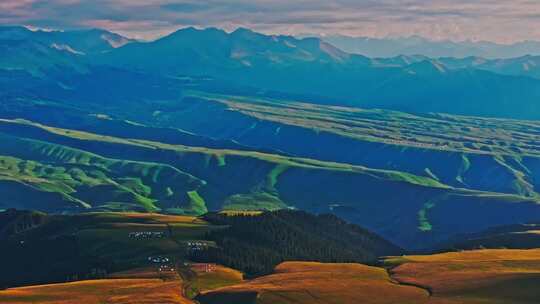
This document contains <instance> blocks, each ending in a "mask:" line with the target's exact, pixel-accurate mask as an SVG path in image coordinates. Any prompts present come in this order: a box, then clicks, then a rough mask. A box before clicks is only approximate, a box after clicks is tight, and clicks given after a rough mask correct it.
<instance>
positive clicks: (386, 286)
mask: <svg viewBox="0 0 540 304" xmlns="http://www.w3.org/2000/svg"><path fill="white" fill-rule="evenodd" d="M539 261H540V256H539V252H538V250H529V251H520V250H494V251H490V250H485V251H471V252H461V253H448V254H440V255H432V256H405V257H398V258H389V259H387V263H388V264H389V265H392V266H393V267H395V266H396V265H399V266H397V267H395V268H392V269H391V270H390V272H389V273H390V275H389V273H388V272H387V271H386V270H385V269H384V268H378V267H368V266H364V265H359V264H320V263H306V262H292V263H290V262H289V263H283V264H281V265H279V266H278V267H277V268H276V271H275V273H274V274H271V275H268V276H265V277H260V278H257V279H255V280H252V281H247V282H243V283H241V284H238V285H233V286H229V287H223V288H219V289H216V290H210V291H206V292H203V293H202V294H201V295H200V296H199V297H198V298H197V300H199V301H200V302H201V303H203V304H214V303H238V304H244V303H246V304H248V303H249V304H253V303H257V304H259V303H278V302H279V303H357V302H359V303H374V304H375V303H377V304H390V303H410V304H413V303H414V304H458V303H459V304H482V303H497V304H498V303H513V304H529V303H531V304H532V303H537V302H538V301H539V300H540V296H539V295H538V292H537V291H536V288H535V286H536V285H537V284H538V282H539V281H538V280H539V279H540V272H539V268H538V265H540V264H539Z"/></svg>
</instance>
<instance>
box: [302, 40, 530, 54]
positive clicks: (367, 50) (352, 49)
mask: <svg viewBox="0 0 540 304" xmlns="http://www.w3.org/2000/svg"><path fill="white" fill-rule="evenodd" d="M301 36H302V37H318V38H320V39H322V40H324V41H326V42H328V43H331V44H333V45H335V46H337V47H339V48H340V49H342V50H344V51H346V52H349V53H355V54H362V55H364V56H368V57H395V56H399V55H408V56H411V55H424V56H428V57H434V58H436V57H455V58H464V57H469V56H474V57H483V58H489V59H498V58H502V59H508V58H514V57H522V56H527V55H533V56H537V55H540V42H538V41H522V42H516V43H511V44H500V43H495V42H489V41H470V40H466V41H459V42H456V41H451V40H431V39H427V38H423V37H421V36H410V37H396V38H371V37H351V36H344V35H326V36H317V35H301Z"/></svg>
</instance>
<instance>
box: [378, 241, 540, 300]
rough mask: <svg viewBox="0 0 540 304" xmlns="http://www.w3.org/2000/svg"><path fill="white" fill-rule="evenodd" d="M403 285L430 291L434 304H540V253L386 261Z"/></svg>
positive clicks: (504, 252) (492, 252)
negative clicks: (539, 289)
mask: <svg viewBox="0 0 540 304" xmlns="http://www.w3.org/2000/svg"><path fill="white" fill-rule="evenodd" d="M387 262H388V263H390V264H394V265H395V264H399V266H397V267H395V268H393V269H392V270H391V273H392V278H393V279H394V280H396V281H398V282H400V283H401V284H406V285H414V286H420V287H422V288H424V289H426V290H429V291H430V294H431V299H432V301H433V302H434V303H495V304H498V303H501V304H502V303H515V304H525V303H531V304H532V303H538V301H540V295H539V294H538V292H537V291H536V289H535V286H537V285H538V283H539V282H540V251H539V250H479V251H470V252H468V251H465V252H456V253H444V254H437V255H431V256H405V257H399V258H395V259H389V260H387Z"/></svg>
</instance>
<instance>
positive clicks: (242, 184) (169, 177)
mask: <svg viewBox="0 0 540 304" xmlns="http://www.w3.org/2000/svg"><path fill="white" fill-rule="evenodd" d="M138 127H140V126H138ZM0 132H2V133H3V134H10V135H9V136H11V137H13V138H16V140H10V142H11V144H7V145H5V146H2V147H0V149H3V152H2V153H1V154H7V155H8V156H10V157H13V158H18V159H19V160H31V161H34V162H39V163H41V164H45V163H47V166H52V168H50V169H47V170H49V171H46V172H48V173H47V175H51V178H50V181H48V184H46V185H49V184H51V183H52V184H53V186H54V187H56V188H54V189H56V190H54V191H55V192H47V193H46V194H47V195H51V193H52V194H54V195H68V198H73V199H76V200H80V201H82V202H83V203H86V204H88V205H89V206H91V207H92V208H94V209H96V208H97V209H98V210H103V209H106V210H142V209H144V210H158V209H156V208H159V210H162V211H165V212H172V213H189V214H200V213H204V212H206V210H209V211H218V210H223V209H233V210H253V209H270V210H273V209H280V208H289V207H292V208H298V209H303V210H307V211H311V212H315V213H327V212H333V213H336V214H338V215H340V216H341V217H343V218H344V219H346V220H349V221H351V222H354V223H360V224H362V225H363V226H365V227H366V228H369V229H371V230H373V231H375V232H378V233H380V234H381V235H383V236H384V237H386V238H388V239H389V240H391V241H394V242H396V243H397V244H398V245H400V246H403V247H406V248H417V247H420V246H422V247H424V246H426V247H427V246H429V245H430V244H434V243H438V242H441V241H443V240H446V239H448V238H449V237H450V236H452V235H454V234H457V233H470V232H476V231H480V230H483V229H487V228H489V227H491V226H493V225H506V224H513V223H516V221H534V220H536V219H537V218H539V217H540V208H538V205H537V202H536V200H535V199H534V198H526V197H523V196H518V195H509V194H500V193H492V192H479V191H470V190H462V189H455V188H453V187H452V186H449V185H446V184H444V183H442V182H440V181H438V180H436V179H434V178H433V177H429V176H419V175H413V174H409V173H404V172H400V171H392V170H380V169H369V168H366V167H363V166H357V165H351V164H348V163H337V162H329V161H320V160H316V159H309V158H299V157H292V156H287V155H286V154H276V153H269V152H264V151H249V150H235V149H222V148H219V149H217V148H208V147H204V146H189V145H181V144H171V143H166V142H159V141H154V140H151V138H150V135H147V136H145V137H144V139H141V138H129V137H120V136H110V135H101V134H97V133H92V132H88V131H78V130H72V129H64V128H58V127H51V126H46V125H42V124H37V123H33V122H29V121H24V120H1V121H0ZM3 136H8V135H3ZM85 153H86V154H85ZM1 154H0V155H1ZM119 159H121V161H120V160H119ZM19 162H20V161H19ZM73 166H75V167H76V168H79V169H81V168H82V169H81V170H82V171H83V172H85V175H81V174H78V175H77V174H75V173H74V172H73V170H71V171H69V170H70V169H66V168H68V167H69V168H71V167H73ZM16 167H17V168H18V166H16ZM34 167H37V168H42V166H37V165H35V166H34ZM62 168H63V169H62ZM13 170H14V172H15V173H16V176H17V179H16V180H17V181H18V182H19V183H20V182H22V181H25V180H28V179H29V178H30V177H32V178H35V177H40V175H39V172H41V171H35V170H34V171H28V170H26V171H23V172H25V173H24V174H22V175H21V174H20V173H18V172H19V171H20V170H19V169H17V170H15V169H13ZM13 170H12V171H13ZM36 172H37V173H36ZM55 172H56V173H55ZM65 172H67V173H65ZM75 172H78V171H77V170H75ZM15 173H12V174H11V175H12V176H13V174H15ZM53 173H54V174H53ZM28 175H29V176H28ZM41 176H43V175H41ZM55 176H57V177H55ZM126 176H127V177H128V178H127V179H126ZM98 177H99V178H98ZM92 183H94V184H92ZM96 183H97V184H98V185H97V186H96V185H95V184H96ZM103 183H105V186H104V185H103ZM33 187H34V188H35V187H36V186H34V185H33ZM42 187H43V186H42ZM51 187H52V186H48V188H47V190H48V189H51ZM59 187H61V188H59ZM94 188H95V189H103V191H99V192H94V191H85V190H86V189H94ZM60 189H61V191H60ZM72 189H73V190H72ZM42 190H43V189H42ZM194 191H196V192H194ZM20 192H24V190H21V191H20ZM20 192H17V193H20ZM30 201H32V202H33V201H35V200H29V201H28V202H30ZM134 202H135V204H133V203H134ZM130 203H131V205H130ZM27 204H28V203H27ZM5 206H9V203H6V204H5ZM23 206H24V205H23ZM28 206H30V207H31V208H36V209H38V210H44V211H50V210H53V211H54V210H58V209H49V208H51V207H50V206H53V205H52V203H51V204H47V205H46V206H43V207H41V208H38V207H35V206H33V205H28ZM427 207H429V208H427ZM457 218H459V219H460V224H459V225H457V222H456V220H455V219H457ZM389 222H390V223H393V224H392V225H388V224H387V223H389Z"/></svg>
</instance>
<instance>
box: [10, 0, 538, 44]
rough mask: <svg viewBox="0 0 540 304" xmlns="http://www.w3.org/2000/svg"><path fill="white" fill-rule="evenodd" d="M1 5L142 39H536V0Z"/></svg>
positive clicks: (28, 1) (42, 22)
mask: <svg viewBox="0 0 540 304" xmlns="http://www.w3.org/2000/svg"><path fill="white" fill-rule="evenodd" d="M0 11H2V13H0V24H2V25H7V24H21V25H27V26H32V27H37V28H51V29H75V28H77V29H80V28H103V29H106V30H109V31H113V32H116V33H119V34H122V35H125V36H128V37H131V38H136V39H144V40H153V39H155V38H157V37H160V36H163V35H166V34H168V33H171V32H174V31H175V30H177V29H179V28H183V27H187V26H197V27H217V28H222V29H225V30H227V31H231V30H234V29H235V28H238V27H246V28H250V29H253V30H255V31H258V32H262V33H265V34H285V35H300V34H306V33H308V34H313V35H315V34H316V35H345V36H352V37H371V38H385V37H409V36H415V35H417V36H421V37H425V38H427V39H430V40H450V41H458V42H459V41H467V40H471V41H489V42H496V43H499V44H501V43H502V44H511V43H515V42H520V41H528V40H534V41H538V40H540V3H536V2H531V1H527V0H518V1H512V2H507V1H502V0H480V1H475V2H474V3H469V2H468V1H463V0H459V1H449V0H436V1H424V0H407V1H396V0H382V1H376V2H375V1H365V0H364V1H350V0H341V1H332V2H331V3H330V2H326V1H318V0H316V1H305V0H301V1H294V2H290V1H281V0H279V1H263V0H256V1H245V0H234V1H217V0H205V1H184V0H151V1H142V0H135V1H133V0H131V1H126V0H117V1H112V0H98V1H89V0H51V1H42V0H22V1H21V0H6V1H3V2H2V3H0ZM381 24H384V27H383V26H380V25H381Z"/></svg>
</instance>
